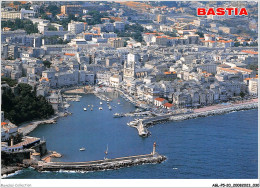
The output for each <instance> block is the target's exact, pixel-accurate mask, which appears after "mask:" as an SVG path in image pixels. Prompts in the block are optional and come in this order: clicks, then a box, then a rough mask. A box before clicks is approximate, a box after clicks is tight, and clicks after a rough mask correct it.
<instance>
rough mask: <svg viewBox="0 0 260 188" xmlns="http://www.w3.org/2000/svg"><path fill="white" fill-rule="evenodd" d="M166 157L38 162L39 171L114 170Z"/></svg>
mask: <svg viewBox="0 0 260 188" xmlns="http://www.w3.org/2000/svg"><path fill="white" fill-rule="evenodd" d="M165 159H166V157H165V156H163V155H159V154H158V153H155V154H147V155H137V156H129V157H121V158H115V159H104V160H98V161H88V162H48V163H44V162H39V163H38V168H37V169H38V170H39V171H60V170H69V171H70V170H73V171H101V170H115V169H119V168H123V167H130V166H135V165H141V164H149V163H161V162H162V161H164V160H165Z"/></svg>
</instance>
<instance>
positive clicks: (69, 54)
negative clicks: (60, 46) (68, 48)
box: [64, 53, 75, 56]
mask: <svg viewBox="0 0 260 188" xmlns="http://www.w3.org/2000/svg"><path fill="white" fill-rule="evenodd" d="M64 55H68V56H75V54H71V53H64Z"/></svg>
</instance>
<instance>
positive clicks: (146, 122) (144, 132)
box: [128, 102, 258, 137]
mask: <svg viewBox="0 0 260 188" xmlns="http://www.w3.org/2000/svg"><path fill="white" fill-rule="evenodd" d="M254 108H258V103H257V102H253V103H246V104H236V105H230V106H227V107H222V108H218V109H214V110H207V111H201V112H193V113H187V114H179V115H164V116H157V117H153V118H145V119H140V120H138V121H132V122H130V123H128V125H130V126H131V127H135V128H136V129H137V131H138V134H139V136H141V137H147V136H149V135H150V132H149V131H148V129H147V128H148V127H149V126H151V125H155V124H157V123H163V122H168V121H182V120H186V119H193V118H198V117H206V116H212V115H221V114H225V113H229V112H233V111H240V110H250V109H254Z"/></svg>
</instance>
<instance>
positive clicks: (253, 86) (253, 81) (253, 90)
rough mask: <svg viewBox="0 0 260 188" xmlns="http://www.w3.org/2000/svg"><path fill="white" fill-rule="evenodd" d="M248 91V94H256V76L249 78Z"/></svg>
mask: <svg viewBox="0 0 260 188" xmlns="http://www.w3.org/2000/svg"><path fill="white" fill-rule="evenodd" d="M248 92H249V94H250V95H253V96H257V95H258V78H252V79H250V80H249V84H248Z"/></svg>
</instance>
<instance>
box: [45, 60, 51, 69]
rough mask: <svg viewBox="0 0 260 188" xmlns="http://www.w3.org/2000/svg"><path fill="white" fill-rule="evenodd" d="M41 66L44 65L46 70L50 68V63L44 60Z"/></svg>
mask: <svg viewBox="0 0 260 188" xmlns="http://www.w3.org/2000/svg"><path fill="white" fill-rule="evenodd" d="M43 65H44V66H45V67H47V68H50V66H51V62H49V61H47V60H45V61H43Z"/></svg>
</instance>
